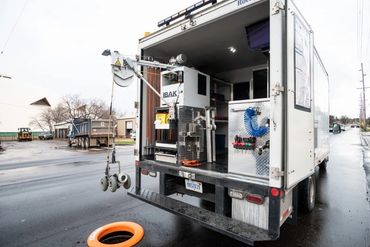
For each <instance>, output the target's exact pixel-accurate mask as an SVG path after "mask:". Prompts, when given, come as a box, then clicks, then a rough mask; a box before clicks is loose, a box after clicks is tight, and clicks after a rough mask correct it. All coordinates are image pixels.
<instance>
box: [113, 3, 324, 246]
mask: <svg viewBox="0 0 370 247" xmlns="http://www.w3.org/2000/svg"><path fill="white" fill-rule="evenodd" d="M158 26H160V27H161V28H160V29H159V30H158V31H156V32H154V33H151V34H149V35H147V36H145V37H143V38H142V39H140V40H139V51H140V56H139V57H138V58H137V60H136V62H137V64H138V65H141V66H139V67H138V68H136V69H134V70H135V71H136V72H135V74H136V75H138V76H139V78H140V79H139V80H138V102H137V103H136V104H135V105H136V108H137V122H138V127H137V130H136V135H137V139H136V147H135V160H136V162H135V168H136V173H135V174H136V175H135V176H136V177H135V186H134V188H133V189H132V190H131V191H129V192H128V194H129V195H130V196H133V197H135V198H138V199H140V200H142V201H145V202H147V203H149V204H152V205H154V206H156V207H158V208H161V209H164V210H167V211H169V212H172V213H175V214H178V215H180V216H183V217H185V218H188V219H189V220H191V221H194V222H198V223H199V224H201V225H203V226H205V227H208V228H210V229H213V230H215V231H217V232H220V233H222V234H225V235H227V236H229V237H232V238H235V239H238V240H240V241H243V242H245V243H248V244H253V243H254V242H256V241H266V240H274V239H277V238H278V237H279V234H280V227H281V225H282V224H283V223H284V222H288V221H291V222H294V221H296V219H297V211H298V206H299V205H300V207H299V208H302V209H305V210H307V211H312V210H313V208H314V205H315V191H316V189H315V186H316V184H315V176H314V174H315V168H316V166H321V167H322V168H325V166H326V162H327V161H328V159H329V158H328V157H329V145H328V134H329V131H328V126H329V115H328V110H329V104H328V96H329V85H328V84H329V81H328V74H327V72H326V70H325V67H324V65H323V63H322V61H321V59H320V57H319V55H318V53H317V51H316V49H315V46H314V39H313V31H312V30H311V28H310V26H309V24H308V23H307V21H306V20H305V19H304V17H303V16H302V14H301V13H300V12H299V10H298V9H297V7H296V6H295V5H294V3H293V2H292V1H291V0H237V1H236V0H224V1H215V0H213V1H201V2H199V3H196V4H194V5H193V6H190V7H189V8H187V9H185V10H183V11H180V12H178V13H176V14H174V15H172V16H171V17H169V18H166V19H164V20H163V21H161V22H159V23H158ZM180 53H181V54H185V55H186V56H187V61H186V62H185V61H184V59H182V58H184V56H180V59H177V60H180V61H177V62H178V63H182V64H181V65H180V64H176V59H173V58H172V59H171V57H173V56H176V55H177V54H180ZM120 59H122V60H120ZM169 60H171V61H172V62H171V63H170V64H169V65H168V66H167V67H166V66H163V64H166V63H168V61H169ZM174 60H175V61H174ZM113 61H116V62H115V63H112V66H113V67H114V68H117V67H118V69H120V68H126V66H129V67H130V66H131V68H134V67H135V66H133V65H132V63H131V62H127V60H125V59H124V58H121V57H119V56H118V57H116V58H114V59H113ZM139 61H140V62H139ZM145 61H147V66H144V65H145ZM153 61H156V62H153ZM134 62H135V61H134ZM159 63H161V64H162V66H154V65H153V64H159ZM151 65H153V66H151ZM140 75H144V76H143V77H141V76H140ZM129 77H131V75H129V74H128V75H127V77H126V78H129ZM121 79H122V78H121ZM123 79H125V78H123ZM146 175H151V176H152V177H157V176H158V177H159V188H158V192H154V191H150V190H149V189H148V188H145V184H143V183H142V180H141V178H142V176H146ZM177 194H185V195H188V196H191V197H196V198H199V201H208V202H211V203H212V204H213V205H214V209H213V210H209V209H204V208H202V207H201V206H199V205H194V203H193V204H190V203H189V202H188V201H186V198H187V197H176V195H177ZM174 195H175V196H174ZM197 200H198V199H197ZM200 204H202V203H200Z"/></svg>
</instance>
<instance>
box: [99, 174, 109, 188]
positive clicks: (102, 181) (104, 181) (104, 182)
mask: <svg viewBox="0 0 370 247" xmlns="http://www.w3.org/2000/svg"><path fill="white" fill-rule="evenodd" d="M100 185H101V189H102V190H103V191H106V190H107V189H108V178H107V176H105V177H103V178H101V179H100Z"/></svg>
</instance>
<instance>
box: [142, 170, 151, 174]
mask: <svg viewBox="0 0 370 247" xmlns="http://www.w3.org/2000/svg"><path fill="white" fill-rule="evenodd" d="M141 174H143V175H148V174H149V170H148V169H141Z"/></svg>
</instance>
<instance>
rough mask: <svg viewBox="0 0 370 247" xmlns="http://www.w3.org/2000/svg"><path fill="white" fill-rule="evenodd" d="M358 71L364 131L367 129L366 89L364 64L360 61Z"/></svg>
mask: <svg viewBox="0 0 370 247" xmlns="http://www.w3.org/2000/svg"><path fill="white" fill-rule="evenodd" d="M360 71H361V75H362V80H361V82H362V100H363V111H364V113H363V115H364V118H365V123H364V129H365V131H366V130H367V123H366V96H365V95H366V92H365V90H366V88H365V76H366V75H365V73H364V64H363V63H361V69H360Z"/></svg>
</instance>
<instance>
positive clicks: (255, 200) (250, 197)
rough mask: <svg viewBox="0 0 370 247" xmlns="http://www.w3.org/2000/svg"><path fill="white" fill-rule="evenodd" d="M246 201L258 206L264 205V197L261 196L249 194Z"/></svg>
mask: <svg viewBox="0 0 370 247" xmlns="http://www.w3.org/2000/svg"><path fill="white" fill-rule="evenodd" d="M245 199H246V200H247V201H248V202H251V203H255V204H258V205H261V204H263V197H262V196H260V195H255V194H248V195H247V196H246V197H245Z"/></svg>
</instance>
